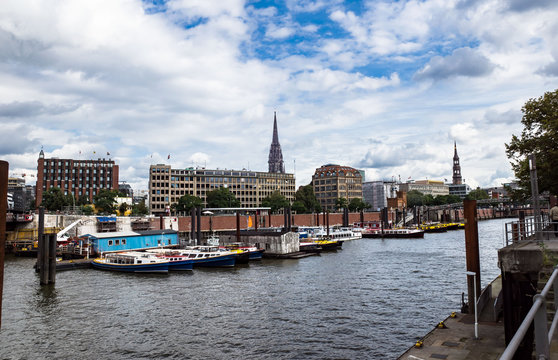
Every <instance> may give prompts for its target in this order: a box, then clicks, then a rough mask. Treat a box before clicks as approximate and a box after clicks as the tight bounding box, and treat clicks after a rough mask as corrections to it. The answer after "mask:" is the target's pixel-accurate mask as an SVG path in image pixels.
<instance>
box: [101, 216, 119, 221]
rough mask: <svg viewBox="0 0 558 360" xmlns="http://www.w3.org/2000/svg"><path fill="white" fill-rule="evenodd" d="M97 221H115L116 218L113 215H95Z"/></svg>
mask: <svg viewBox="0 0 558 360" xmlns="http://www.w3.org/2000/svg"><path fill="white" fill-rule="evenodd" d="M97 221H98V222H116V218H115V217H110V216H97Z"/></svg>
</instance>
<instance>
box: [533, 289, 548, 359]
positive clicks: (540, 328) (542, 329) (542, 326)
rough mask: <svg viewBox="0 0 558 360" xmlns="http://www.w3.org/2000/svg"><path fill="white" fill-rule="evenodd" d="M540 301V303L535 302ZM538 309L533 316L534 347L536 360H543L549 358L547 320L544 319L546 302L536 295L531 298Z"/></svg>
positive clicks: (542, 297)
mask: <svg viewBox="0 0 558 360" xmlns="http://www.w3.org/2000/svg"><path fill="white" fill-rule="evenodd" d="M537 300H540V301H537ZM537 302H538V305H539V308H538V309H537V312H536V314H535V321H534V322H535V347H536V352H537V359H540V360H543V359H548V358H549V357H550V345H549V343H548V320H547V318H546V300H545V298H544V296H543V295H540V294H537V295H535V296H534V297H533V305H534V304H537Z"/></svg>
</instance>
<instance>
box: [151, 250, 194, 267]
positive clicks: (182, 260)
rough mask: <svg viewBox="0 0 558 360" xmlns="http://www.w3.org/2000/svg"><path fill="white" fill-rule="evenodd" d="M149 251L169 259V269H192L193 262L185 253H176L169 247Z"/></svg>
mask: <svg viewBox="0 0 558 360" xmlns="http://www.w3.org/2000/svg"><path fill="white" fill-rule="evenodd" d="M148 252H150V253H154V254H156V256H157V257H159V258H161V259H165V260H168V261H169V270H170V271H191V270H193V269H194V262H193V261H192V260H191V259H189V258H188V256H186V255H182V254H180V253H178V252H177V251H176V250H171V249H152V250H148Z"/></svg>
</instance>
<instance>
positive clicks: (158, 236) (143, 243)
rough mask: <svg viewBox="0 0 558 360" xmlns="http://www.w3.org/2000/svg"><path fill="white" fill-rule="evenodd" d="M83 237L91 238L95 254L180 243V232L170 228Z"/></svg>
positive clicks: (105, 233) (174, 245)
mask: <svg viewBox="0 0 558 360" xmlns="http://www.w3.org/2000/svg"><path fill="white" fill-rule="evenodd" d="M81 238H82V239H88V240H89V243H90V244H91V251H92V252H93V253H95V254H101V253H109V252H120V251H131V250H147V249H157V248H162V247H176V246H178V245H179V240H178V232H177V231H176V230H170V229H164V230H148V231H137V232H136V231H120V232H102V233H90V234H85V235H83V236H81Z"/></svg>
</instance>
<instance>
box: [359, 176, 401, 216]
mask: <svg viewBox="0 0 558 360" xmlns="http://www.w3.org/2000/svg"><path fill="white" fill-rule="evenodd" d="M397 191H399V183H397V182H395V181H382V180H379V181H366V182H363V183H362V196H363V198H364V202H366V203H368V204H370V205H371V207H370V210H372V211H380V210H381V209H383V208H385V207H388V198H396V197H397Z"/></svg>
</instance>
